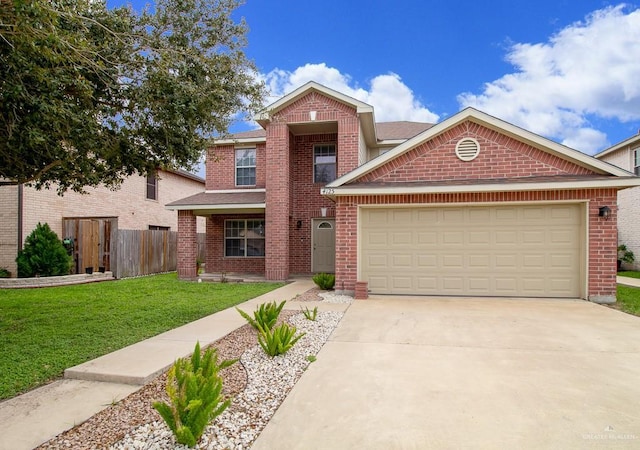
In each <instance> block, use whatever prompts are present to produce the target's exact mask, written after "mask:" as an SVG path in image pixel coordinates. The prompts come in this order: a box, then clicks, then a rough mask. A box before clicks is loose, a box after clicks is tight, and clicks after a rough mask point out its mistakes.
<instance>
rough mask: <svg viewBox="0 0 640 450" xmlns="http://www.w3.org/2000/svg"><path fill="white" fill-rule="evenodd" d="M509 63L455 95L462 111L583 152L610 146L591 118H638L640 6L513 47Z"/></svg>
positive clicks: (608, 11) (604, 12)
mask: <svg viewBox="0 0 640 450" xmlns="http://www.w3.org/2000/svg"><path fill="white" fill-rule="evenodd" d="M507 61H508V62H510V63H511V64H513V66H514V67H515V69H516V70H515V72H514V73H510V74H507V75H504V76H503V77H502V78H499V79H498V80H495V81H492V82H490V83H487V84H486V85H485V87H484V91H483V92H482V93H481V94H473V93H468V92H467V93H463V94H461V95H459V96H458V101H459V103H460V104H461V106H463V107H464V106H473V107H476V108H478V109H480V110H483V111H485V112H487V113H489V114H493V115H495V116H497V117H500V118H501V119H504V120H507V121H509V122H513V123H515V124H518V125H520V126H522V127H524V128H526V129H528V130H531V131H533V132H535V133H538V134H541V135H544V136H548V137H551V138H554V139H559V140H561V141H562V142H563V143H564V144H566V145H568V146H570V147H573V148H576V149H578V150H582V151H584V152H587V153H593V152H595V151H597V150H599V149H602V148H603V147H605V146H606V145H607V144H608V142H607V139H606V135H604V134H603V133H602V132H599V131H597V130H595V129H594V128H592V127H591V125H590V123H589V119H590V118H605V119H616V120H619V121H621V122H628V121H633V120H640V82H639V81H638V80H640V9H635V10H629V8H628V6H626V5H619V6H616V7H609V8H605V9H601V10H598V11H595V12H593V13H592V14H590V15H589V16H587V17H586V19H585V20H584V21H583V22H577V23H574V24H572V25H570V26H568V27H566V28H564V29H563V30H561V31H560V32H559V33H557V34H556V35H554V36H552V37H551V38H550V39H549V41H548V42H546V43H537V44H528V43H518V44H514V45H512V46H511V49H510V51H509V53H508V54H507Z"/></svg>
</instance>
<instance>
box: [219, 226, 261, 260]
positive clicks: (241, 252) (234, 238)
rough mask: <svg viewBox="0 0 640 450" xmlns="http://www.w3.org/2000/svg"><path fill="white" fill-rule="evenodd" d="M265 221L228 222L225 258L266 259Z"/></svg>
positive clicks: (225, 237)
mask: <svg viewBox="0 0 640 450" xmlns="http://www.w3.org/2000/svg"><path fill="white" fill-rule="evenodd" d="M264 236H265V234H264V220H261V219H249V220H227V221H225V222H224V256H230V257H239V258H251V257H264V255H265V250H264V249H265V238H264Z"/></svg>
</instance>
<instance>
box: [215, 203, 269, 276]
mask: <svg viewBox="0 0 640 450" xmlns="http://www.w3.org/2000/svg"><path fill="white" fill-rule="evenodd" d="M229 219H264V214H263V215H259V214H258V215H215V216H212V217H211V218H209V219H208V220H207V260H206V271H207V273H220V272H226V273H233V272H238V273H255V274H264V269H265V267H264V261H265V259H264V258H225V256H224V222H225V220H229Z"/></svg>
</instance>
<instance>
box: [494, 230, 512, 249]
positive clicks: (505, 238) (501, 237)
mask: <svg viewBox="0 0 640 450" xmlns="http://www.w3.org/2000/svg"><path fill="white" fill-rule="evenodd" d="M494 235H495V243H496V245H514V244H517V243H518V232H517V231H503V230H496V231H494Z"/></svg>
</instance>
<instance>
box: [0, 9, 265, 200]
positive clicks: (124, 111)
mask: <svg viewBox="0 0 640 450" xmlns="http://www.w3.org/2000/svg"><path fill="white" fill-rule="evenodd" d="M240 1H241V0H156V2H155V6H154V8H153V10H149V9H147V10H145V11H142V12H135V11H133V10H132V9H130V8H116V9H107V7H106V3H105V2H104V1H97V0H6V1H4V0H3V1H2V2H0V112H1V118H0V179H4V183H5V184H6V183H11V184H15V183H27V184H33V185H35V186H36V187H37V188H41V187H49V186H50V185H51V184H52V183H55V184H57V187H58V192H59V193H63V192H64V191H66V190H67V189H72V190H75V191H82V190H83V188H84V187H86V186H97V185H98V184H101V183H103V184H105V185H107V186H110V187H116V186H118V184H119V183H120V182H121V180H122V178H123V177H125V176H128V175H131V174H133V173H140V174H142V175H145V174H148V173H150V172H152V171H154V170H156V169H157V168H158V167H163V168H187V169H189V168H193V166H194V165H195V164H196V163H197V162H198V159H199V158H200V157H201V156H202V155H203V152H204V150H205V148H206V146H207V142H208V140H209V139H210V138H211V137H212V136H216V135H222V134H224V133H225V132H226V131H227V129H228V127H229V125H230V124H231V121H232V120H234V118H236V117H237V116H238V114H243V113H244V114H247V113H251V112H253V111H255V110H256V109H257V108H258V107H259V106H260V104H261V101H262V98H263V96H264V85H263V83H261V82H260V81H258V79H257V77H256V76H255V73H256V70H255V67H254V65H253V63H252V62H251V61H250V60H248V59H247V57H246V56H245V54H244V52H243V48H244V47H245V45H246V33H247V27H246V24H245V23H244V21H242V20H241V21H236V20H234V19H233V17H232V13H233V11H234V10H235V9H236V8H237V7H238V6H239V4H240ZM7 180H9V181H7ZM0 181H1V180H0Z"/></svg>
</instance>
